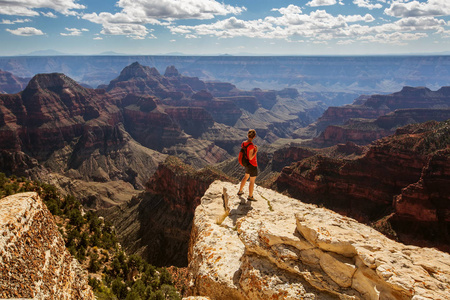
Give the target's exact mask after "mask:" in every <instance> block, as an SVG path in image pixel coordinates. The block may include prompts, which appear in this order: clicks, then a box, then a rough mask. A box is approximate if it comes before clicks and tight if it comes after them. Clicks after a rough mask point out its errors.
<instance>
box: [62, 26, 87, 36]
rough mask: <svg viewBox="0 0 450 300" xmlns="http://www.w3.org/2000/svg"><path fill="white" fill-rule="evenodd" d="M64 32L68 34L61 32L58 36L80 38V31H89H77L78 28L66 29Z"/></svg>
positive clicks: (84, 29) (83, 29)
mask: <svg viewBox="0 0 450 300" xmlns="http://www.w3.org/2000/svg"><path fill="white" fill-rule="evenodd" d="M66 31H68V32H69V33H65V32H62V33H60V35H62V36H80V35H81V34H82V31H89V30H88V29H86V28H82V29H78V28H67V27H66Z"/></svg>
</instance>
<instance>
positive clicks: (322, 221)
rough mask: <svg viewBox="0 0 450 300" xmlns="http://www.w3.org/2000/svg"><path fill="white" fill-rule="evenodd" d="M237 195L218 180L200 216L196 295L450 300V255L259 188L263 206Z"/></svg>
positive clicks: (193, 260)
mask: <svg viewBox="0 0 450 300" xmlns="http://www.w3.org/2000/svg"><path fill="white" fill-rule="evenodd" d="M237 191H238V186H237V185H234V184H231V183H225V182H220V181H216V182H214V183H213V184H212V185H211V186H210V187H209V189H208V190H207V191H206V193H205V195H204V196H203V198H202V201H201V204H200V205H199V206H198V207H197V209H196V211H195V217H194V223H193V227H192V233H191V240H190V246H189V272H190V277H191V284H192V285H191V293H192V294H193V295H202V296H208V297H209V298H211V299H252V300H254V299H323V300H325V299H430V300H431V299H448V295H449V293H450V256H449V255H448V254H446V253H442V252H440V251H437V250H435V249H430V248H419V247H414V246H407V245H403V244H400V243H398V242H395V241H393V240H390V239H388V238H386V237H385V236H383V235H382V234H380V233H379V232H377V231H375V230H374V229H372V228H370V227H367V226H365V225H362V224H360V223H358V222H356V221H355V220H353V219H350V218H348V217H343V216H341V215H339V214H336V213H334V212H331V211H329V210H327V209H324V208H318V207H316V206H314V205H309V204H304V203H302V202H300V201H298V200H295V199H292V198H288V197H286V196H284V195H281V194H278V193H276V192H274V191H272V190H268V189H263V188H261V187H259V186H258V187H256V190H255V194H254V195H255V197H256V198H257V201H256V202H248V201H245V200H244V198H240V197H239V196H236V193H237ZM224 202H225V203H226V202H227V203H228V204H227V206H228V207H229V210H228V212H227V213H226V212H225V210H224ZM225 206H226V205H225Z"/></svg>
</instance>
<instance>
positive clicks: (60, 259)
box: [0, 193, 95, 299]
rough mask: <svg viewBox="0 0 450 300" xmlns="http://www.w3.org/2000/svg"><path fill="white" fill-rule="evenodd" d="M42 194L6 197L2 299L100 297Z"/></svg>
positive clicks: (1, 220) (0, 253)
mask: <svg viewBox="0 0 450 300" xmlns="http://www.w3.org/2000/svg"><path fill="white" fill-rule="evenodd" d="M87 278H88V277H87V272H86V271H84V270H83V269H82V268H81V266H80V264H79V263H78V261H77V260H76V259H75V258H73V257H72V256H71V255H70V253H69V251H68V250H67V249H66V246H65V243H64V240H63V238H62V236H61V234H60V233H59V231H58V227H57V226H56V223H55V222H54V220H53V216H52V215H51V213H50V212H49V211H48V209H47V207H46V206H45V204H44V203H43V202H42V200H41V199H40V198H39V196H38V195H37V194H36V193H21V194H16V195H12V196H9V197H5V198H2V199H0V298H15V299H16V298H26V299H95V297H94V293H93V292H92V290H91V288H90V286H89V285H88V283H87Z"/></svg>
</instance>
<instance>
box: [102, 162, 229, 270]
mask: <svg viewBox="0 0 450 300" xmlns="http://www.w3.org/2000/svg"><path fill="white" fill-rule="evenodd" d="M214 180H230V179H229V178H228V177H227V176H226V175H225V174H222V173H219V172H217V171H215V170H213V169H211V168H204V169H201V170H195V169H194V168H193V167H192V166H189V165H186V164H184V163H182V162H181V161H180V160H179V159H178V158H176V157H171V156H169V157H168V158H167V159H166V161H165V162H164V163H162V164H160V165H159V167H158V170H157V171H156V172H155V174H154V175H153V176H152V178H150V180H149V181H148V182H147V184H146V191H145V192H143V193H141V194H139V195H137V196H136V197H134V198H133V199H131V200H130V201H128V202H127V203H124V204H122V205H120V206H117V207H113V208H111V209H109V210H105V211H103V212H102V214H103V215H105V217H107V218H108V220H110V221H111V222H112V223H113V224H114V226H115V228H116V231H117V233H118V236H119V238H120V240H121V243H122V244H123V245H124V247H125V250H126V251H127V253H138V254H139V255H141V256H142V257H144V258H145V259H146V260H147V261H148V262H150V263H151V264H153V265H157V266H159V265H175V266H179V267H184V266H186V265H187V251H188V244H189V236H190V232H191V227H192V219H193V217H194V211H195V208H196V207H197V206H198V205H199V203H200V198H201V197H202V196H203V194H204V193H205V191H206V190H207V189H208V187H209V185H210V184H211V183H212V182H213V181H214Z"/></svg>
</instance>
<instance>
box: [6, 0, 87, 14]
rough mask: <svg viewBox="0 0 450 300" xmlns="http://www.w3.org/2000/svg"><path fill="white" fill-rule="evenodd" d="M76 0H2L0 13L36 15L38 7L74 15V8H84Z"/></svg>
mask: <svg viewBox="0 0 450 300" xmlns="http://www.w3.org/2000/svg"><path fill="white" fill-rule="evenodd" d="M76 1H77V0H57V1H54V0H2V1H0V14H1V15H17V16H30V17H31V16H38V15H39V13H38V12H37V11H36V10H38V9H42V8H47V9H53V10H54V11H57V12H59V13H61V14H63V15H76V14H77V13H76V12H75V11H74V10H78V9H84V8H86V7H85V6H84V5H81V4H78V3H76Z"/></svg>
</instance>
